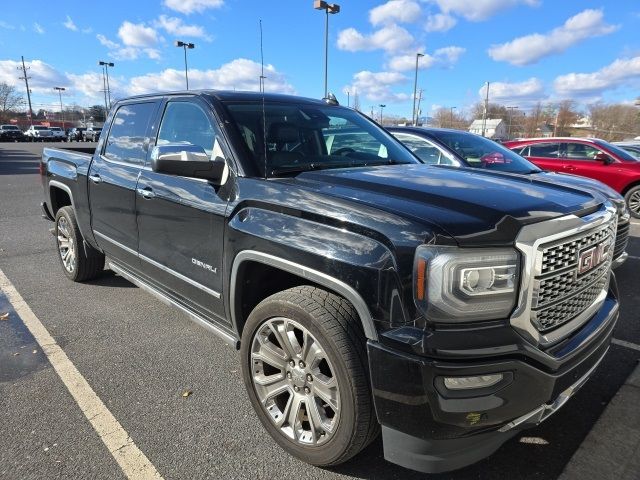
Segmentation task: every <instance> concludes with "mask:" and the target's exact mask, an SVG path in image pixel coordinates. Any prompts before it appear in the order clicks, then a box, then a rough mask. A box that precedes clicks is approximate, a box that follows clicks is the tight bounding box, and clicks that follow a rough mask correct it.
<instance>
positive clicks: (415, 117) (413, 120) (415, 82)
mask: <svg viewBox="0 0 640 480" xmlns="http://www.w3.org/2000/svg"><path fill="white" fill-rule="evenodd" d="M420 57H424V54H422V53H416V73H415V76H414V77H413V111H412V112H411V125H413V126H414V127H415V126H416V123H417V122H418V115H417V114H416V93H417V92H416V90H418V60H420Z"/></svg>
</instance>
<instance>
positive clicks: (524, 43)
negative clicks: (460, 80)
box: [489, 9, 618, 66]
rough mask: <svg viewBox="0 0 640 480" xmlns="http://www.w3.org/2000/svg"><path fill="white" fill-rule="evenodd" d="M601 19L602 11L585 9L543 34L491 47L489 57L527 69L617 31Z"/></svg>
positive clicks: (615, 27) (613, 26)
mask: <svg viewBox="0 0 640 480" xmlns="http://www.w3.org/2000/svg"><path fill="white" fill-rule="evenodd" d="M603 17H604V15H603V13H602V10H593V9H587V10H584V11H582V12H580V13H578V14H577V15H574V16H573V17H571V18H569V19H568V20H567V21H566V22H564V25H562V26H561V27H557V28H554V29H553V30H551V31H550V32H549V33H547V34H540V33H534V34H531V35H525V36H524V37H519V38H516V39H514V40H511V41H510V42H507V43H503V44H501V45H493V46H491V48H490V49H489V55H490V56H491V58H493V59H494V60H498V61H503V62H509V63H511V64H512V65H520V66H522V65H529V64H531V63H535V62H537V61H538V60H540V59H541V58H543V57H546V56H549V55H553V54H555V53H562V52H564V51H565V50H567V49H568V48H569V47H571V46H573V45H575V44H577V43H579V42H581V41H583V40H586V39H588V38H591V37H598V36H601V35H607V34H609V33H612V32H614V31H615V30H617V28H618V27H617V26H615V25H609V24H607V23H605V21H604V18H603Z"/></svg>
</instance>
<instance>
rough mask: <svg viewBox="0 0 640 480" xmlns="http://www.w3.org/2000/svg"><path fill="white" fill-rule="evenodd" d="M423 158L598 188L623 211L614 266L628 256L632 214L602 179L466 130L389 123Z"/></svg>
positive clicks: (395, 133)
mask: <svg viewBox="0 0 640 480" xmlns="http://www.w3.org/2000/svg"><path fill="white" fill-rule="evenodd" d="M387 130H389V131H390V132H391V133H392V134H393V135H394V136H395V137H396V138H397V139H398V140H400V141H401V142H402V143H404V144H405V146H406V147H408V148H409V149H410V150H411V151H412V152H413V153H414V155H416V156H417V157H418V158H420V159H421V160H422V161H423V162H425V163H428V164H432V165H447V166H453V167H471V168H481V169H488V170H492V171H500V172H505V173H509V174H518V175H527V176H528V177H531V178H535V179H536V180H537V181H543V182H549V183H553V184H556V185H557V184H562V185H566V186H569V187H577V188H584V189H586V190H595V191H596V192H599V193H600V194H602V195H605V196H606V197H608V198H609V199H610V200H611V201H612V202H613V203H614V204H616V206H617V208H618V211H619V218H618V236H617V240H616V246H615V252H614V262H613V265H614V268H615V267H618V266H620V265H622V264H623V263H624V261H625V260H626V259H627V257H628V254H627V252H626V251H625V250H626V248H627V243H628V236H629V228H630V224H629V220H630V216H629V213H628V211H627V208H626V205H625V200H624V197H622V196H621V195H620V194H619V193H618V192H616V191H615V190H613V189H612V188H611V187H608V186H607V185H605V184H604V183H602V182H599V181H597V180H592V179H590V178H585V177H579V176H577V175H570V174H564V173H555V172H549V171H546V170H542V169H540V168H539V167H537V166H536V165H534V164H533V163H531V162H530V161H528V160H527V159H525V158H523V157H521V156H520V155H518V154H516V153H515V152H513V151H511V150H509V149H508V148H506V147H504V146H502V145H500V144H498V143H496V142H494V141H493V140H489V139H488V138H485V137H482V136H480V135H476V134H475V133H470V132H465V131H462V130H452V129H446V128H432V127H388V128H387Z"/></svg>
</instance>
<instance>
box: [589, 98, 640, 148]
mask: <svg viewBox="0 0 640 480" xmlns="http://www.w3.org/2000/svg"><path fill="white" fill-rule="evenodd" d="M589 114H590V116H591V125H592V129H593V132H592V134H593V135H594V136H596V137H599V138H602V139H603V140H608V141H616V140H624V139H625V138H632V137H636V136H638V135H640V113H639V112H638V108H637V107H633V106H631V105H623V104H614V105H606V104H602V103H596V104H593V105H589Z"/></svg>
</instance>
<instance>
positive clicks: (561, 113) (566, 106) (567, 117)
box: [555, 100, 580, 136]
mask: <svg viewBox="0 0 640 480" xmlns="http://www.w3.org/2000/svg"><path fill="white" fill-rule="evenodd" d="M578 118H580V114H579V113H578V111H577V109H576V102H574V101H573V100H563V101H562V102H560V104H559V105H558V110H557V112H556V118H555V126H556V128H555V130H556V135H558V136H567V135H569V133H570V132H569V128H570V127H571V125H573V124H575V123H576V122H577V121H578Z"/></svg>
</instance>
